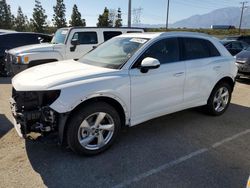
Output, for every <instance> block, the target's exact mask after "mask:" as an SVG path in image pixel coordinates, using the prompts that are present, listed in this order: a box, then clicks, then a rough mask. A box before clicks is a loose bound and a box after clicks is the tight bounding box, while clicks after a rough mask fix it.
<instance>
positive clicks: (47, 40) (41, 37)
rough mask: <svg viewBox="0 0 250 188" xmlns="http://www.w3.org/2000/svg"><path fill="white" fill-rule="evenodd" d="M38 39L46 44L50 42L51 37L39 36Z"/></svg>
mask: <svg viewBox="0 0 250 188" xmlns="http://www.w3.org/2000/svg"><path fill="white" fill-rule="evenodd" d="M38 37H40V39H41V40H42V41H41V42H43V43H46V42H51V40H52V36H49V35H39V36H38Z"/></svg>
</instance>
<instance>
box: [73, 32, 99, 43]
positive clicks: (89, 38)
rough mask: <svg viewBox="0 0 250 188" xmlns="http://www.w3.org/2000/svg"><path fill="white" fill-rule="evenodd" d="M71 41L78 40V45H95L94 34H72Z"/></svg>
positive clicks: (95, 35) (95, 38)
mask: <svg viewBox="0 0 250 188" xmlns="http://www.w3.org/2000/svg"><path fill="white" fill-rule="evenodd" d="M73 39H78V41H79V44H97V43H98V41H97V34H96V32H77V33H75V34H74V36H73Z"/></svg>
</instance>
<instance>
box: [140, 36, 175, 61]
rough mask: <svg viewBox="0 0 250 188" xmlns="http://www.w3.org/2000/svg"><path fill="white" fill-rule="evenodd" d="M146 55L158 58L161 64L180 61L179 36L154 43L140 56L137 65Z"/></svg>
mask: <svg viewBox="0 0 250 188" xmlns="http://www.w3.org/2000/svg"><path fill="white" fill-rule="evenodd" d="M146 57H152V58H155V59H158V60H159V61H160V63H161V64H165V63H170V62H176V61H179V59H180V58H179V43H178V39H177V38H171V39H164V40H161V41H158V42H156V43H154V44H153V45H152V46H150V47H149V48H148V49H147V50H146V52H145V53H144V54H143V55H142V56H141V57H140V58H139V60H138V61H137V65H138V64H140V63H141V61H142V60H143V59H144V58H146Z"/></svg>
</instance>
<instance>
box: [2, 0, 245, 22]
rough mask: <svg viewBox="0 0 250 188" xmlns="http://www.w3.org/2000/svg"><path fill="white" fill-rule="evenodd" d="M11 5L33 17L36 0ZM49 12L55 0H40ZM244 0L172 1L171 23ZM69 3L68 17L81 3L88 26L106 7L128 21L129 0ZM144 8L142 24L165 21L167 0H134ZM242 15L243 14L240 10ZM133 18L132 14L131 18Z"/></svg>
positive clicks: (10, 1) (15, 0)
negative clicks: (119, 11)
mask: <svg viewBox="0 0 250 188" xmlns="http://www.w3.org/2000/svg"><path fill="white" fill-rule="evenodd" d="M6 1H7V3H8V4H10V5H11V11H12V13H13V14H14V15H16V13H17V8H18V6H21V8H22V10H23V12H24V14H25V15H27V16H28V17H29V18H31V17H32V12H33V8H34V4H35V0H6ZM40 1H41V3H42V6H43V8H44V9H45V11H46V14H47V15H48V19H49V20H51V19H52V17H53V6H54V5H55V4H56V0H40ZM240 1H241V0H170V12H169V23H174V22H176V21H179V20H182V19H184V18H187V17H190V16H192V15H196V14H205V13H208V12H210V11H212V10H215V9H218V8H224V7H240V6H241V5H240ZM64 3H65V4H66V18H67V21H69V19H70V16H71V13H72V7H73V5H74V4H76V5H77V6H78V9H79V11H80V12H81V14H82V17H83V18H85V19H86V23H87V26H96V23H97V19H98V15H99V14H101V13H102V12H103V9H104V7H105V6H106V7H107V8H109V9H118V8H119V7H120V8H121V11H122V19H123V25H126V24H127V16H128V15H127V12H128V0H64ZM137 8H142V12H141V17H140V21H141V23H143V24H165V23H166V14H167V11H166V10H167V0H132V9H137ZM239 14H240V13H239ZM132 18H133V17H132Z"/></svg>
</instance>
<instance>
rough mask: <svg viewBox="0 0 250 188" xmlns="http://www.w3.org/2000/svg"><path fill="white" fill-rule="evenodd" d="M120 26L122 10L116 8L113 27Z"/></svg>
mask: <svg viewBox="0 0 250 188" xmlns="http://www.w3.org/2000/svg"><path fill="white" fill-rule="evenodd" d="M121 26H122V11H121V8H118V10H117V19H116V20H115V27H121Z"/></svg>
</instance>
